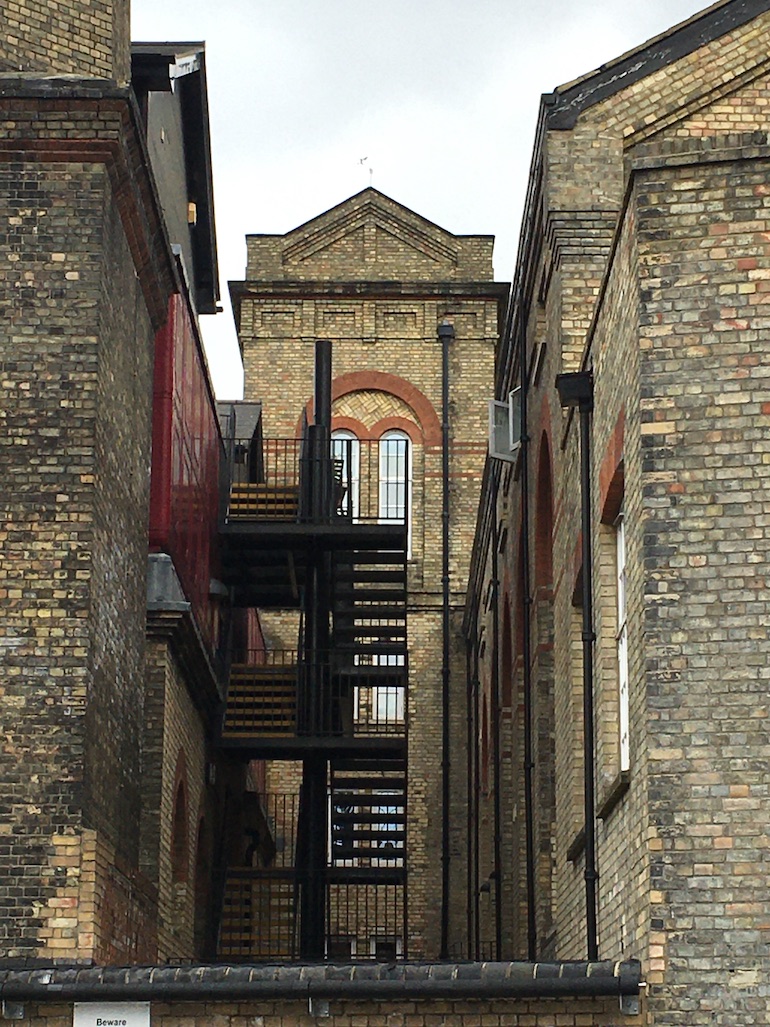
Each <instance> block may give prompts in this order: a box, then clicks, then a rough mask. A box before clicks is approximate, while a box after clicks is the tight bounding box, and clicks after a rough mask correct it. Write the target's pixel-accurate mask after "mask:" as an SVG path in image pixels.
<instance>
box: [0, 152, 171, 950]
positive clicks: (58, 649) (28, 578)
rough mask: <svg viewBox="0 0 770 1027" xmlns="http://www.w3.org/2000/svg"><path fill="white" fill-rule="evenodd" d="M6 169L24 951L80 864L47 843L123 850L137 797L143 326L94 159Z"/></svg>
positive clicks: (14, 872) (10, 939)
mask: <svg viewBox="0 0 770 1027" xmlns="http://www.w3.org/2000/svg"><path fill="white" fill-rule="evenodd" d="M4 174H5V185H4V189H3V195H4V197H5V203H6V214H7V221H6V222H5V224H6V229H5V231H4V238H3V240H2V248H3V250H4V252H5V256H6V261H7V267H8V268H9V271H8V272H7V273H6V277H5V280H4V283H3V284H4V288H3V292H4V299H5V306H6V312H7V313H6V318H7V324H8V325H9V326H10V330H9V332H8V333H7V335H6V347H5V350H4V352H3V376H2V385H1V386H0V387H1V388H2V392H3V397H2V406H3V412H4V428H5V430H4V433H3V443H4V444H3V445H2V446H1V447H0V449H1V450H2V456H1V457H0V461H1V462H2V477H3V494H4V517H3V530H4V535H5V544H4V546H3V557H2V563H3V567H2V575H1V576H2V579H3V582H4V584H3V589H4V596H3V600H4V608H5V614H4V617H3V626H2V629H0V630H1V631H2V635H3V638H4V641H5V645H6V652H7V657H6V659H5V667H6V679H5V683H4V688H5V694H6V697H7V699H6V703H5V713H4V724H5V728H6V731H7V732H8V737H9V738H10V739H11V744H10V745H9V746H8V747H7V748H6V749H5V750H4V754H3V757H2V760H3V767H2V772H3V780H4V781H6V782H7V783H8V785H7V790H6V795H7V798H8V815H7V818H6V825H7V826H8V829H9V830H8V833H7V834H6V836H5V844H4V845H2V849H3V855H2V859H3V864H4V870H3V878H4V884H3V886H2V888H3V892H4V903H5V907H6V910H7V914H6V915H4V917H3V925H4V926H3V928H0V930H2V931H4V932H6V933H5V936H4V938H3V947H4V950H5V951H7V952H9V954H10V953H18V954H30V953H34V952H35V950H36V948H37V947H38V945H39V944H40V941H41V939H42V938H43V937H45V935H46V928H45V924H46V922H47V920H48V919H49V918H50V917H53V916H55V914H54V913H53V912H47V911H46V909H48V910H53V909H54V908H55V906H56V902H57V899H58V898H61V897H65V896H64V892H65V891H66V889H67V886H68V885H69V884H70V883H71V881H72V879H73V877H77V875H78V873H79V872H80V870H79V868H78V866H76V865H71V866H70V868H69V869H68V870H65V869H64V868H63V867H61V866H60V864H59V863H57V861H56V859H55V858H54V851H55V850H57V846H59V844H60V842H59V839H60V836H61V835H65V836H72V837H75V838H77V837H79V836H80V835H81V832H82V831H83V829H84V828H85V827H86V826H88V827H90V828H92V829H94V830H96V832H97V834H102V833H103V834H104V843H105V844H111V845H113V846H116V847H117V848H118V849H119V850H120V851H121V852H122V853H123V855H124V856H126V857H127V858H129V859H130V857H131V846H132V842H133V840H132V838H131V836H130V834H127V833H122V834H121V833H120V832H119V831H118V830H117V825H118V824H119V822H120V818H121V817H123V816H135V815H136V812H137V810H138V803H139V795H138V776H137V759H136V754H137V752H138V748H139V735H138V731H139V713H140V711H141V690H140V689H137V688H136V681H137V679H138V678H139V679H141V671H142V625H143V618H144V573H143V570H142V564H143V562H144V558H145V557H144V554H145V553H146V523H145V512H144V511H145V505H146V501H147V480H146V467H147V461H148V459H149V444H150V438H149V394H148V392H147V387H148V386H149V381H150V378H149V368H150V354H151V341H152V334H151V329H150V325H149V320H148V317H147V312H146V308H145V306H144V303H143V301H142V299H141V293H140V290H139V286H138V284H137V282H136V279H135V276H134V269H133V263H132V261H131V257H130V254H129V252H128V248H127V246H126V243H125V239H124V237H123V235H122V233H121V231H120V227H119V226H120V221H119V219H118V217H117V214H116V210H115V206H114V201H113V199H112V193H111V189H110V186H109V182H108V179H107V175H106V173H105V171H104V170H103V169H102V168H100V167H99V166H98V165H96V166H94V165H82V164H55V165H45V164H38V165H35V166H33V165H27V166H26V167H23V168H19V167H18V166H14V165H11V166H8V165H5V167H4ZM32 233H34V239H35V245H34V247H30V246H29V243H28V240H29V239H30V238H31V237H32ZM129 411H130V414H129ZM65 454H66V459H63V456H64V455H65ZM102 468H103V470H102V471H101V474H100V473H99V471H100V469H102ZM116 557H117V558H118V559H116ZM113 686H114V687H113ZM106 690H109V696H110V697H109V700H108V699H107V695H106ZM94 696H98V697H99V700H98V702H97V703H93V702H90V701H89V699H90V698H92V697H94ZM117 725H119V730H118V731H116V726H117ZM116 743H117V744H116ZM105 785H106V786H108V787H104V786H105ZM85 806H88V807H89V819H88V821H87V822H85V823H84V821H83V820H82V818H81V814H82V810H83V809H84V807H85ZM11 825H14V831H13V833H11V830H10V828H11ZM76 848H77V846H76ZM21 877H23V879H24V884H25V887H24V888H22V887H20V886H17V884H16V881H17V879H19V880H20V879H21ZM33 882H34V883H33ZM52 904H53V905H52ZM69 937H70V945H71V944H72V940H73V939H74V934H73V933H70V934H69Z"/></svg>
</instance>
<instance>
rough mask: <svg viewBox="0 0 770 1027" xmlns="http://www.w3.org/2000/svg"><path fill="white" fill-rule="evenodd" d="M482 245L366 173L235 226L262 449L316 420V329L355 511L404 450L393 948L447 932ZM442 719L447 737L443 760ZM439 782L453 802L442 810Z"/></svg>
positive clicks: (475, 481) (416, 949)
mask: <svg viewBox="0 0 770 1027" xmlns="http://www.w3.org/2000/svg"><path fill="white" fill-rule="evenodd" d="M492 243H493V240H492V238H491V237H488V236H455V235H452V234H451V233H449V232H447V231H445V230H443V229H441V228H439V227H438V226H437V225H434V224H432V223H430V222H429V221H426V220H425V219H424V218H421V217H419V216H418V215H417V214H415V213H413V212H412V211H410V210H408V209H407V208H405V207H403V206H402V205H400V204H398V203H396V202H394V201H393V200H391V199H390V198H388V197H387V196H385V195H383V194H382V193H380V192H378V191H377V190H375V189H371V188H370V189H366V190H364V191H363V192H361V193H359V194H358V195H356V196H353V197H352V198H350V199H349V200H347V201H345V202H344V203H341V204H340V205H338V206H337V207H334V208H333V209H332V210H330V211H327V212H326V213H324V214H322V215H321V216H320V217H317V218H315V219H313V220H312V221H310V222H308V223H307V224H305V225H302V226H300V227H299V228H297V229H295V230H293V231H292V232H289V233H288V234H287V235H285V236H260V235H250V236H248V237H247V245H248V260H247V268H246V279H245V280H244V281H243V282H237V283H231V291H232V295H233V299H234V305H235V310H236V318H237V323H238V331H239V339H240V344H241V349H242V353H243V360H244V368H245V398H246V400H247V401H259V402H260V403H261V404H262V432H263V444H264V446H265V447H266V450H267V451H269V450H270V448H271V446H279V447H282V446H284V445H286V444H289V440H294V439H296V438H297V437H298V434H299V433H300V431H301V427H302V423H303V417H305V418H307V417H309V418H310V420H312V418H313V409H312V405H313V381H314V359H315V358H314V353H315V344H316V340H319V339H321V340H327V341H329V342H330V343H331V354H332V356H331V359H332V368H333V371H332V382H331V400H332V405H331V416H332V421H331V430H332V439H333V440H335V442H334V443H333V444H334V445H337V446H339V447H344V446H347V447H352V448H350V455H349V456H346V458H345V461H346V463H347V462H348V461H352V462H353V463H354V465H355V468H354V470H353V472H352V479H354V480H351V483H350V485H351V487H352V490H353V491H354V492H355V498H354V499H353V500H352V501H353V503H354V504H355V507H356V510H355V512H354V519H355V520H365V519H367V518H374V519H375V520H378V519H381V518H383V517H384V518H387V516H388V511H387V510H386V509H380V507H381V506H382V504H383V502H386V500H385V499H384V495H385V493H384V492H383V489H384V488H385V487H386V485H385V482H384V479H383V474H384V473H387V468H386V465H385V462H386V461H387V456H386V455H385V454H386V453H387V451H388V447H390V448H391V449H392V451H393V453H395V452H396V450H395V448H394V447H396V446H403V447H404V458H403V459H404V466H403V467H402V469H401V472H399V473H402V474H404V475H405V481H404V483H403V488H404V490H405V497H406V504H407V506H408V509H409V513H408V522H409V528H408V540H407V547H408V554H407V575H408V584H407V593H408V594H407V609H406V616H407V639H408V641H407V646H406V650H407V651H406V656H407V658H408V667H409V672H408V686H407V689H406V694H405V696H404V698H403V699H401V698H400V697H399V699H398V703H399V704H401V703H403V706H404V709H403V715H404V717H405V719H406V721H407V728H408V758H407V761H406V768H407V770H406V772H407V778H408V795H407V811H406V825H407V826H406V842H405V845H406V865H407V885H406V890H407V895H408V900H407V907H408V908H407V910H406V917H405V925H406V927H405V930H406V936H405V937H403V938H402V937H401V936H400V933H399V938H398V951H399V954H403V955H406V954H407V953H408V955H409V957H410V958H429V957H430V958H435V957H436V956H437V955H438V954H439V952H440V950H441V949H442V945H443V946H446V947H447V948H449V947H452V948H453V949H454V950H458V949H459V948H461V946H462V929H461V926H462V925H463V924H464V900H463V897H462V890H463V887H464V885H463V878H462V873H463V871H462V869H461V867H462V865H463V862H464V861H463V857H462V855H461V852H462V849H461V839H462V837H463V829H462V825H463V819H462V810H463V809H464V807H465V802H466V796H465V783H466V774H465V769H466V768H465V756H464V752H465V737H464V734H463V732H462V722H461V719H460V718H458V717H457V716H456V715H455V714H453V712H452V710H456V709H457V703H456V702H455V703H453V705H452V708H451V709H449V708H447V710H446V719H444V716H443V708H444V705H445V699H444V698H443V690H444V688H446V689H449V691H450V693H451V698H456V697H459V696H460V695H461V694H462V688H463V683H464V679H465V654H464V650H463V649H462V646H461V644H460V636H459V620H460V612H461V609H462V604H463V602H464V595H465V587H466V582H467V569H468V562H469V559H470V543H471V538H472V525H473V519H474V516H475V511H476V506H477V502H478V495H479V487H480V481H481V477H480V475H481V470H482V468H483V459H484V453H485V451H486V435H487V407H486V390H487V388H488V383H489V382H490V380H491V378H492V374H493V368H494V354H495V348H496V344H497V340H498V337H499V332H500V322H501V316H502V308H501V304H502V300H503V298H504V296H505V295H506V292H507V287H506V286H504V285H502V284H497V283H494V282H493V281H492ZM444 322H446V323H447V324H449V325H451V327H452V330H453V339H452V341H451V342H450V343H447V347H446V354H445V347H444V345H443V343H442V342H441V340H440V338H439V335H438V328H439V325H441V324H442V323H444ZM445 355H446V357H447V363H446V367H445V368H444V363H443V360H444V356H445ZM442 388H446V397H445V398H446V405H444V402H443V399H444V395H443V393H442ZM445 416H446V417H447V422H446V432H444V430H443V424H442V421H443V418H444V417H445ZM278 440H287V441H286V442H283V441H278ZM346 440H347V441H346ZM445 445H446V461H447V466H448V479H447V488H446V489H444V487H443V481H444V464H443V461H444V447H445ZM340 452H342V449H341V450H340ZM445 504H446V527H447V533H448V544H447V549H446V553H445V550H444V544H443V524H444V510H445ZM444 559H446V560H447V561H448V570H449V581H448V582H447V589H446V594H444V588H443V584H442V575H443V561H444ZM261 617H262V622H263V626H264V628H265V631H266V634H267V636H268V639H269V640H271V642H272V644H273V645H277V646H284V647H286V648H290V647H291V645H292V642H291V639H292V637H293V636H294V635H295V634H296V618H292V617H291V616H289V615H288V614H287V613H286V612H285V611H284V612H270V611H268V610H265V609H263V610H262V611H261ZM445 617H446V636H445V627H444V618H445ZM445 637H446V642H445V643H444V639H445ZM445 644H446V655H445V653H444V645H445ZM375 658H383V657H382V656H381V655H377V654H375ZM396 658H398V659H401V658H402V657H400V656H394V657H393V659H396ZM444 672H446V673H444ZM399 712H401V711H399ZM445 732H446V733H448V734H449V735H450V737H451V752H449V751H447V753H446V757H443V756H442V749H443V746H444V733H445ZM443 758H446V759H447V760H451V766H449V767H447V774H448V775H449V774H451V776H452V780H451V787H450V782H449V780H448V779H447V781H445V782H443V784H442V759H443ZM286 772H287V768H286V767H282V768H276V767H275V766H273V767H271V769H270V771H269V778H270V780H271V781H272V782H273V783H275V784H276V785H277V786H280V785H281V783H282V781H285V780H286ZM442 787H450V794H451V795H452V801H453V805H452V808H451V810H449V811H447V817H448V822H447V824H445V823H443V822H442V812H441V811H442ZM458 825H459V826H458ZM442 851H443V854H444V872H445V874H446V875H448V877H449V886H448V887H447V889H446V892H447V903H450V902H451V901H452V900H451V899H450V897H449V896H450V895H451V894H452V893H454V896H455V898H454V904H453V906H452V910H451V915H450V910H449V908H448V906H447V908H446V909H445V910H444V914H443V915H444V918H445V919H444V936H443V938H442V916H441V915H440V914H439V911H440V910H441V907H442V874H441V872H440V871H439V872H436V868H437V860H440V859H441V854H442ZM450 921H451V924H452V927H451V928H450V927H449V923H450ZM356 941H357V949H358V952H359V954H361V953H362V952H363V954H364V955H369V954H370V953H369V951H368V948H367V946H366V940H365V939H362V938H360V937H359V938H357V939H356Z"/></svg>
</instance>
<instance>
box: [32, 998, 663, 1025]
mask: <svg viewBox="0 0 770 1027" xmlns="http://www.w3.org/2000/svg"><path fill="white" fill-rule="evenodd" d="M28 1009H29V1012H28V1013H27V1017H28V1022H29V1023H30V1024H31V1025H32V1027H71V1023H72V1006H71V1005H67V1004H64V1003H62V1004H60V1005H45V1006H29V1007H28ZM180 1017H182V1018H184V1020H185V1021H186V1022H187V1023H189V1024H190V1025H191V1027H209V1025H210V1024H212V1023H219V1024H222V1027H240V1025H245V1024H250V1025H251V1027H313V1025H314V1024H316V1023H317V1022H318V1019H317V1018H316V1017H315V1016H311V1015H310V1014H309V1012H308V1007H307V1003H305V1002H269V1001H263V1000H260V1001H259V1002H258V1003H255V1002H253V1001H252V1002H226V1003H225V1002H201V1003H189V1002H186V1003H153V1007H152V1020H151V1022H152V1027H172V1025H173V1024H176V1023H178V1022H179V1019H180ZM324 1022H325V1023H328V1024H329V1027H356V1025H361V1024H372V1025H374V1027H410V1025H411V1027H431V1025H436V1024H440V1023H444V1024H447V1025H448V1027H474V1025H478V1024H479V1023H480V1022H481V1023H482V1024H485V1025H487V1027H504V1025H505V1027H508V1025H510V1027H554V1025H557V1024H558V1027H589V1025H590V1027H614V1025H616V1024H619V1023H623V1024H624V1025H628V1027H634V1025H635V1024H643V1023H644V1022H645V1018H644V1015H643V1014H642V1015H640V1016H620V1014H619V1013H618V999H617V998H612V999H593V1000H591V999H571V1000H569V1001H564V1000H561V1001H557V1000H551V1001H546V1002H544V1001H543V1000H541V1001H539V1002H538V1001H534V1000H530V1001H526V1000H516V1001H486V1002H484V1001H481V1002H479V1001H437V1000H431V1001H419V1002H393V1001H389V1002H367V1003H362V1002H342V1001H332V1002H331V1003H330V1016H329V1018H328V1019H327V1018H325V1019H324Z"/></svg>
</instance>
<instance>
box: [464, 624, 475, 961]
mask: <svg viewBox="0 0 770 1027" xmlns="http://www.w3.org/2000/svg"><path fill="white" fill-rule="evenodd" d="M474 634H475V631H474ZM465 681H466V686H467V687H466V689H465V719H466V722H467V723H466V729H467V735H466V738H465V757H466V777H467V782H468V785H467V788H468V802H467V803H466V810H465V816H466V837H465V842H466V849H465V878H466V880H465V887H466V938H467V942H468V958H469V959H470V958H471V953H472V951H473V947H472V941H471V939H472V937H473V816H474V814H473V804H474V795H473V646H472V644H471V641H470V635H469V636H468V637H467V638H466V640H465Z"/></svg>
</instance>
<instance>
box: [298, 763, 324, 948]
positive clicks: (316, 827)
mask: <svg viewBox="0 0 770 1027" xmlns="http://www.w3.org/2000/svg"><path fill="white" fill-rule="evenodd" d="M302 807H303V810H301V811H300V812H301V814H302V813H304V817H305V824H304V825H303V827H304V846H303V848H304V857H305V865H304V866H303V867H302V868H301V877H300V880H301V881H302V892H301V900H300V958H301V959H311V960H316V959H319V960H320V959H323V958H324V956H325V954H326V953H325V948H326V945H325V942H326V840H327V825H326V807H327V796H326V758H325V757H324V756H323V755H322V754H321V753H312V754H311V755H309V756H307V757H306V758H305V760H304V761H303V764H302Z"/></svg>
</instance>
